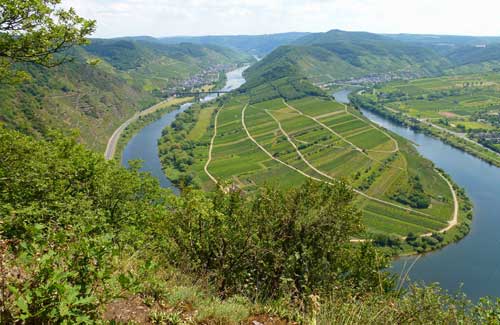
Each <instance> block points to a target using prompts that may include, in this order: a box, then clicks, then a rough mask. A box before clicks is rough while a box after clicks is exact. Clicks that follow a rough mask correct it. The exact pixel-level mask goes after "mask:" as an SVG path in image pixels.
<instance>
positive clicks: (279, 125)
mask: <svg viewBox="0 0 500 325" xmlns="http://www.w3.org/2000/svg"><path fill="white" fill-rule="evenodd" d="M266 113H267V114H269V115H270V116H271V117H272V118H273V119H274V120H275V121H276V123H277V124H278V127H279V129H280V131H281V133H283V135H284V136H285V137H286V138H287V140H288V142H290V144H291V145H292V146H293V147H294V149H295V151H296V152H297V154H298V155H299V157H300V159H302V161H304V163H305V164H306V165H307V166H309V167H310V168H311V169H312V170H314V171H315V172H316V173H318V174H320V175H321V176H323V177H325V178H327V179H329V180H331V181H332V182H338V180H337V179H336V178H334V177H332V176H330V175H328V174H326V173H324V172H323V171H321V170H319V169H317V168H316V167H314V166H313V165H312V164H311V163H310V162H309V161H308V160H307V159H306V158H305V157H304V155H302V153H301V152H300V150H299V148H298V147H297V145H296V144H295V143H294V142H293V141H292V140H291V138H290V136H289V135H288V133H287V132H286V131H285V130H284V129H283V127H282V126H281V123H280V122H279V120H278V119H276V118H275V117H274V116H273V115H272V114H271V113H270V112H269V111H267V110H266ZM243 128H245V131H247V130H246V126H245V125H244V126H243ZM247 134H248V132H247ZM273 159H274V160H276V158H274V156H273ZM309 177H311V176H309ZM323 182H324V181H323ZM326 183H329V184H332V183H331V182H326ZM351 189H352V190H353V191H354V192H355V193H357V194H359V195H361V196H363V197H365V198H367V199H369V200H371V201H375V202H378V203H382V204H385V205H389V206H392V207H395V208H399V209H402V210H405V211H407V212H411V213H416V214H420V215H422V216H425V217H430V218H434V217H433V216H431V215H430V214H427V213H424V212H420V211H417V210H414V209H411V208H407V207H405V206H402V205H399V204H395V203H392V202H387V201H384V200H381V199H378V198H376V197H373V196H370V195H368V194H366V193H364V192H361V191H360V190H358V189H355V188H351Z"/></svg>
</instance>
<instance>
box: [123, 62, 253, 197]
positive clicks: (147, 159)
mask: <svg viewBox="0 0 500 325" xmlns="http://www.w3.org/2000/svg"><path fill="white" fill-rule="evenodd" d="M246 68H248V66H244V67H241V68H238V69H236V70H233V71H230V72H228V73H227V74H226V75H227V81H226V85H225V86H224V88H222V89H221V90H223V91H231V90H234V89H237V88H239V87H240V86H241V85H242V84H244V83H245V78H243V71H245V69H246ZM216 97H217V95H216V94H212V95H208V96H206V97H204V98H202V99H201V101H202V102H206V101H210V100H213V99H215V98H216ZM191 105H193V103H186V104H183V105H181V106H180V108H178V109H176V110H174V111H172V112H169V113H166V114H165V115H163V116H162V117H161V118H160V119H159V120H156V121H155V122H153V123H151V124H149V125H147V126H145V127H144V128H143V129H142V130H141V131H140V132H139V133H137V134H136V135H135V136H134V137H133V138H132V139H131V140H130V141H129V142H128V143H127V146H126V147H125V149H124V150H123V155H122V159H121V163H122V165H123V166H125V167H127V168H128V167H129V164H128V161H130V160H142V161H143V164H142V168H141V171H144V172H149V173H151V175H153V176H154V177H156V178H157V179H158V180H159V181H160V185H161V186H162V187H165V188H171V189H172V190H173V191H174V193H176V194H178V193H179V190H178V189H177V188H175V187H174V186H173V184H172V182H171V181H170V180H169V179H168V178H167V176H165V173H164V172H163V170H162V168H161V163H160V158H159V156H158V139H160V137H161V132H162V130H163V129H164V128H165V127H167V126H169V125H170V124H172V122H173V121H174V120H175V118H176V117H177V115H178V114H179V113H181V112H183V111H185V110H186V109H188V108H189V107H191Z"/></svg>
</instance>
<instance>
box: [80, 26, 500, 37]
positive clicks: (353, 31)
mask: <svg viewBox="0 0 500 325" xmlns="http://www.w3.org/2000/svg"><path fill="white" fill-rule="evenodd" d="M331 31H341V32H347V33H369V34H375V35H413V36H428V37H472V38H500V33H499V34H497V35H492V34H490V35H468V34H432V33H431V34H429V33H425V34H418V33H375V32H371V31H367V30H345V29H338V28H332V29H329V30H326V31H319V32H308V31H289V32H279V33H263V34H199V35H191V34H190V35H168V36H152V35H146V34H144V35H140V34H137V35H124V36H111V37H96V36H91V37H90V39H114V38H139V37H151V38H155V39H162V38H181V37H185V38H197V37H231V36H235V37H237V36H271V35H280V34H294V33H305V34H316V33H328V32H331Z"/></svg>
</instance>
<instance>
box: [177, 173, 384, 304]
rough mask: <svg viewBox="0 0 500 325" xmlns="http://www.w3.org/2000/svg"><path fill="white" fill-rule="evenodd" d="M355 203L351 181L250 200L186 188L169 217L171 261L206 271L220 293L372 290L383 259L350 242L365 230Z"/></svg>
mask: <svg viewBox="0 0 500 325" xmlns="http://www.w3.org/2000/svg"><path fill="white" fill-rule="evenodd" d="M352 199H353V193H352V191H351V190H349V189H348V187H347V185H346V184H338V185H335V186H331V185H326V184H319V183H315V182H312V181H310V182H307V183H306V184H305V185H303V186H301V187H300V188H297V189H291V190H288V191H285V192H283V191H280V190H277V189H276V188H274V187H265V188H264V189H262V190H261V191H259V192H258V193H257V194H255V196H250V197H246V196H245V195H243V193H241V192H240V191H232V192H230V193H229V194H225V193H224V192H223V191H221V190H219V191H218V192H217V193H215V194H214V195H213V196H212V197H211V198H207V197H206V196H204V195H203V194H202V193H201V192H198V191H194V190H191V191H187V192H186V193H185V197H184V200H183V201H182V203H181V204H182V205H181V206H180V208H179V209H177V210H176V212H175V213H174V215H173V219H172V220H171V222H172V223H174V225H173V226H172V227H170V229H172V231H173V232H172V233H171V234H170V235H169V237H170V238H172V240H173V241H174V242H175V245H176V246H177V247H178V248H177V249H176V250H175V252H178V253H180V252H182V254H181V255H175V256H173V257H172V259H173V260H177V261H182V259H184V263H186V264H187V266H188V267H189V268H190V269H192V270H194V271H195V272H198V273H202V274H207V275H208V276H209V277H210V278H211V280H212V281H213V282H214V283H216V284H217V286H218V288H219V291H220V292H222V293H223V294H228V293H244V294H246V295H250V296H255V295H258V296H261V297H263V296H265V297H277V296H281V295H283V294H284V295H287V294H288V295H289V294H292V295H299V296H304V295H306V294H310V293H311V292H313V291H316V290H329V289H331V288H333V287H334V286H335V284H336V283H338V282H339V281H342V282H344V285H345V284H347V283H352V284H353V285H359V286H363V287H366V288H369V287H371V286H375V285H376V283H377V284H378V283H379V278H378V276H377V275H376V274H377V271H376V270H378V269H380V268H381V267H382V266H383V265H385V264H384V263H385V262H386V260H384V259H377V256H376V255H377V254H376V253H375V251H374V250H373V248H371V247H370V246H369V245H363V246H361V247H356V248H353V247H352V245H351V244H350V242H349V240H350V238H351V237H352V236H354V235H356V234H359V232H360V231H361V229H362V228H361V220H360V214H359V212H358V211H357V210H356V209H355V208H354V207H353V206H352ZM194 202H197V204H194ZM179 266H182V265H181V264H180V265H179ZM361 283H362V284H361Z"/></svg>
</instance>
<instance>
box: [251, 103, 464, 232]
mask: <svg viewBox="0 0 500 325" xmlns="http://www.w3.org/2000/svg"><path fill="white" fill-rule="evenodd" d="M247 107H248V104H246V105H245V107H244V108H243V110H242V114H241V124H242V126H243V129H244V130H245V132H246V134H247V136H248V138H249V139H250V140H251V141H252V142H253V143H255V144H256V145H257V146H258V147H259V148H260V149H261V150H262V151H263V152H264V153H266V154H267V156H269V157H270V158H271V159H272V160H274V161H276V162H278V163H280V164H282V165H285V166H287V167H289V168H291V169H293V170H295V171H297V172H299V173H300V174H302V175H303V176H305V177H308V178H310V179H313V180H316V181H320V182H325V183H328V184H333V183H332V182H328V181H325V180H320V179H318V178H317V177H313V176H311V175H308V174H306V173H304V172H303V171H301V170H299V169H297V168H295V167H293V166H291V165H289V164H287V163H285V162H283V161H281V160H280V159H277V158H276V157H274V156H273V155H272V154H271V153H270V152H268V151H267V149H265V148H264V147H263V146H261V145H260V144H259V143H258V142H257V141H256V140H255V139H254V138H253V137H252V136H251V134H250V132H249V131H248V128H247V126H246V123H245V112H246V109H247ZM266 113H267V114H269V115H270V116H271V117H272V118H273V119H274V120H275V122H276V123H277V124H278V127H279V129H280V131H281V132H282V133H283V135H284V136H285V137H286V138H287V140H288V141H289V142H290V144H291V145H292V146H293V147H294V148H295V150H296V152H297V154H298V155H299V157H300V158H301V159H302V160H303V161H304V163H306V164H307V165H308V166H309V167H310V168H311V169H312V170H314V171H315V172H317V173H318V174H320V175H322V176H324V177H325V178H327V179H329V180H331V181H333V182H338V180H337V179H335V178H334V177H332V176H330V175H328V174H326V173H324V172H322V171H320V170H318V169H317V168H316V167H314V166H313V165H312V164H311V163H310V162H309V161H308V160H307V159H305V157H304V156H303V155H302V153H301V152H300V150H299V149H298V147H297V146H296V145H295V143H294V142H293V141H292V140H291V138H290V136H289V135H288V133H287V132H286V131H285V130H284V129H283V127H282V126H281V123H280V122H279V120H277V119H276V118H275V117H274V116H273V115H272V114H271V113H270V112H269V111H267V110H266ZM436 172H438V174H439V175H440V176H441V177H442V178H443V179H444V180H445V181H446V183H447V184H448V186H449V188H450V191H451V193H452V195H453V203H454V207H453V214H452V219H451V220H450V221H449V222H448V226H447V227H445V228H443V229H441V230H439V231H438V232H439V233H444V232H446V231H448V230H450V229H451V228H453V227H454V226H456V225H457V224H458V209H459V203H458V198H457V195H456V192H455V190H454V188H453V186H452V184H451V183H450V182H449V181H448V179H446V177H444V176H443V175H442V174H441V173H440V172H439V171H436ZM351 189H352V190H353V191H354V192H355V193H357V194H358V195H361V196H363V197H364V198H366V199H369V200H372V201H375V202H378V203H381V204H384V205H388V206H392V207H395V208H399V209H402V210H404V211H407V212H410V213H415V214H419V215H422V216H425V217H430V218H434V217H433V216H432V215H429V214H427V213H424V212H421V211H417V210H414V209H411V208H408V207H404V206H401V205H398V204H395V203H392V202H387V201H384V200H381V199H378V198H376V197H373V196H370V195H368V194H366V193H364V192H361V191H359V190H357V189H355V188H351ZM431 235H432V233H426V234H422V235H420V237H429V236H431ZM401 239H402V240H404V239H406V237H401ZM351 241H352V242H365V241H367V240H365V239H353V240H351Z"/></svg>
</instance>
